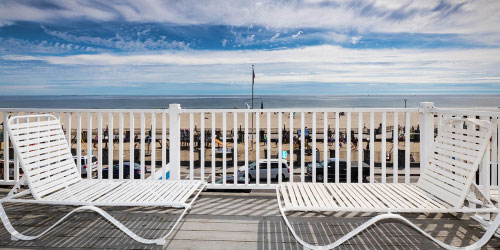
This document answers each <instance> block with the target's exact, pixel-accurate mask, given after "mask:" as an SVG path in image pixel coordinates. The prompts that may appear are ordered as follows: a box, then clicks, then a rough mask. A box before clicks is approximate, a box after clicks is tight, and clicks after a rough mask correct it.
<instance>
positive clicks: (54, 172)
mask: <svg viewBox="0 0 500 250" xmlns="http://www.w3.org/2000/svg"><path fill="white" fill-rule="evenodd" d="M30 120H31V122H30ZM6 124H7V129H8V133H9V135H10V138H11V140H12V144H13V146H14V150H15V153H16V155H17V157H18V159H19V162H20V164H21V166H22V169H23V172H24V175H23V177H22V178H21V180H20V181H19V182H18V183H17V184H16V185H15V186H14V188H13V189H12V190H11V191H10V192H9V194H8V195H7V196H6V197H5V198H3V199H1V200H0V217H1V220H2V222H3V224H4V226H5V228H6V229H7V231H9V233H10V234H11V238H12V239H13V240H33V239H36V238H38V237H40V236H42V235H43V234H45V233H46V232H48V231H50V230H51V229H52V228H54V227H55V226H57V225H58V224H59V223H61V222H62V221H63V220H64V219H66V218H67V217H68V216H69V215H71V214H72V213H74V212H76V211H81V210H92V211H95V212H97V213H99V214H100V215H102V216H103V217H104V218H106V219H107V220H108V221H110V222H111V223H112V224H113V225H115V226H116V227H118V228H119V229H120V230H122V231H123V232H124V233H126V234H127V235H128V236H130V237H131V238H133V239H134V240H136V241H139V242H141V243H145V244H159V245H163V244H165V239H166V238H167V237H168V236H169V235H170V233H171V232H172V231H173V230H174V228H175V227H176V226H177V224H178V223H179V221H180V220H181V218H182V217H183V216H184V215H185V214H186V212H187V211H188V210H189V209H190V208H191V205H192V204H193V202H194V201H195V200H196V198H197V197H198V195H199V194H200V192H201V191H202V190H203V189H204V187H205V183H204V182H202V181H190V180H176V181H172V180H168V181H160V180H102V179H93V180H86V179H82V178H81V175H80V174H79V171H78V169H77V167H76V165H75V163H74V161H73V158H72V155H71V152H70V148H69V146H68V143H67V141H66V138H65V136H64V132H63V130H62V128H61V123H60V122H59V120H58V119H57V118H56V117H54V116H52V115H27V116H16V117H12V118H10V119H9V120H8V122H6ZM26 184H27V185H28V186H29V190H25V191H22V192H19V188H20V187H21V185H26ZM190 198H191V199H190ZM189 199H190V202H189V203H188V200H189ZM6 202H16V203H35V204H49V205H70V206H78V208H76V209H74V210H73V211H71V212H70V213H68V214H67V215H66V216H64V217H63V218H61V219H60V220H59V221H57V222H56V223H55V224H54V225H52V226H51V227H49V228H48V229H47V230H45V231H44V232H42V233H41V234H39V235H36V236H26V235H23V234H21V233H20V232H18V231H17V230H15V229H14V227H13V226H12V225H11V223H10V221H9V219H8V217H7V214H6V213H5V210H4V208H3V203H6ZM100 206H127V207H129V206H130V207H133V206H140V207H144V206H161V207H174V208H184V211H183V213H182V214H181V215H180V217H179V218H178V219H177V220H176V221H175V224H174V225H173V226H172V228H171V229H170V230H169V231H168V233H167V234H166V235H164V236H162V237H160V238H157V239H144V238H142V237H139V236H138V235H136V234H135V233H133V232H132V231H130V230H129V229H128V228H126V227H125V226H124V225H123V224H121V223H120V222H118V221H117V220H116V219H115V218H113V217H112V216H111V215H109V214H108V213H106V212H105V211H104V210H102V209H101V208H99V207H100Z"/></svg>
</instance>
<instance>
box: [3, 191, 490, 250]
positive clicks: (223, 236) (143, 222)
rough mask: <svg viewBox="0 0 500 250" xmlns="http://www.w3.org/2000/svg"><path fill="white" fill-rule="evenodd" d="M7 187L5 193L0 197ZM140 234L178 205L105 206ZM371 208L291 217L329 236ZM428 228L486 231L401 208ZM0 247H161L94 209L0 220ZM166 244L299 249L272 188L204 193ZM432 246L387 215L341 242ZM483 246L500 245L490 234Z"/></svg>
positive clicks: (462, 241)
mask: <svg viewBox="0 0 500 250" xmlns="http://www.w3.org/2000/svg"><path fill="white" fill-rule="evenodd" d="M3 195H5V192H3V193H2V196H3ZM5 207H6V211H7V214H9V216H10V218H11V221H12V222H13V224H14V226H15V227H16V228H17V229H18V230H20V231H25V232H26V234H36V233H37V232H41V231H43V230H44V229H45V228H47V227H48V226H49V225H52V224H53V223H54V222H55V221H56V220H57V219H58V218H61V217H62V216H64V215H65V214H66V213H67V212H69V211H70V210H71V207H65V206H41V205H24V204H6V205H5ZM105 210H106V211H108V212H110V213H111V215H113V216H114V217H115V218H117V219H118V220H120V221H122V222H123V223H124V224H125V225H126V226H129V227H131V228H133V231H134V232H136V233H138V234H139V235H141V236H145V237H154V236H156V237H158V236H160V235H162V234H164V233H165V232H166V231H167V230H168V227H169V226H170V225H171V224H172V223H173V221H174V220H175V218H176V216H178V214H179V212H180V210H174V209H164V208H158V207H154V208H126V209H123V208H122V209H120V208H105ZM371 216H373V214H363V213H331V214H327V213H296V214H292V215H291V221H292V223H293V224H294V227H295V228H296V229H297V230H298V232H299V233H300V235H301V236H302V237H304V238H305V239H306V240H307V241H308V242H315V243H321V244H325V243H330V242H333V241H334V240H335V239H338V238H339V237H341V236H342V235H344V234H345V233H347V232H348V231H350V230H352V229H353V228H354V227H356V226H358V225H360V224H361V223H363V222H365V221H366V220H368V219H369V218H370V217H371ZM406 216H407V217H408V218H411V220H412V221H414V222H416V223H417V224H418V225H420V226H421V227H422V228H424V229H425V230H426V231H427V232H429V233H430V234H432V235H433V236H436V237H438V238H440V239H442V240H444V241H445V242H447V243H452V244H454V245H457V246H464V245H468V244H470V243H472V242H474V241H476V240H477V239H478V238H479V237H480V236H481V235H482V233H483V232H484V231H483V230H482V229H480V228H479V226H478V225H477V223H474V222H473V221H472V220H463V219H458V218H456V217H453V216H451V215H442V214H429V215H410V214H408V215H406ZM0 248H22V249H26V248H36V249H40V248H50V249H55V248H97V249H161V248H162V247H161V246H155V245H143V244H140V243H137V242H135V241H134V240H132V239H130V238H129V237H128V236H126V235H125V234H123V233H122V232H121V231H119V230H118V229H116V228H114V226H113V225H111V224H110V223H108V222H106V221H105V220H104V219H102V218H101V217H100V216H99V215H97V214H96V213H92V212H80V213H77V214H75V215H73V216H71V217H70V218H69V219H68V220H66V221H65V222H64V223H63V224H61V225H59V226H58V227H57V228H55V229H54V230H52V231H51V232H50V233H48V234H47V235H45V236H43V237H42V238H40V239H39V240H34V241H11V240H10V234H9V233H8V232H7V231H6V230H5V229H4V228H3V227H1V229H0ZM164 248H165V249H204V250H206V249H302V247H301V246H300V245H299V244H298V243H297V242H296V241H295V240H294V239H293V236H292V235H291V234H290V233H289V231H288V229H287V227H286V225H285V224H284V222H283V220H282V219H281V217H280V216H279V210H278V208H277V204H276V198H275V195H274V193H264V192H262V191H260V192H252V193H250V194H248V193H224V192H205V193H202V195H201V196H200V197H199V199H198V201H197V202H196V203H195V205H194V207H193V209H192V210H191V212H190V214H188V215H187V217H185V219H184V220H183V221H182V222H181V224H180V225H179V228H178V230H176V231H175V233H174V235H173V239H172V237H170V238H169V240H168V241H167V245H166V246H164ZM403 248H404V249H436V248H438V246H437V245H435V244H434V243H433V242H431V241H430V240H428V239H426V238H424V237H423V236H422V235H420V234H419V233H418V232H416V231H415V230H413V229H411V228H410V227H408V226H406V225H405V224H401V223H399V222H397V221H385V222H381V223H379V224H378V226H377V227H371V228H369V229H368V230H367V231H365V232H363V233H362V234H361V235H359V236H357V237H356V238H354V239H351V240H350V241H348V242H347V243H345V244H344V245H342V246H341V249H403ZM485 249H500V239H498V238H493V239H492V240H491V241H490V242H489V244H488V245H487V247H485Z"/></svg>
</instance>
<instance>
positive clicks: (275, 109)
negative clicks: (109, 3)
mask: <svg viewBox="0 0 500 250" xmlns="http://www.w3.org/2000/svg"><path fill="white" fill-rule="evenodd" d="M417 111H418V108H406V109H405V108H272V109H182V111H181V112H183V113H202V112H203V113H210V112H217V113H222V112H226V113H233V112H238V113H258V112H286V113H288V112H417Z"/></svg>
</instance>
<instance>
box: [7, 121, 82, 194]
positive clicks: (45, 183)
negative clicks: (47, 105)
mask: <svg viewBox="0 0 500 250" xmlns="http://www.w3.org/2000/svg"><path fill="white" fill-rule="evenodd" d="M7 129H8V131H9V136H10V138H11V141H12V144H13V146H14V150H15V153H16V155H17V157H18V159H19V162H20V164H21V167H22V169H23V172H24V176H25V177H26V180H27V182H28V185H29V187H30V190H31V193H32V194H33V197H34V198H35V199H37V200H38V199H42V198H43V197H44V196H45V195H47V194H50V193H52V192H55V191H58V190H60V189H63V188H65V187H66V186H68V185H71V184H73V183H76V182H78V181H80V180H81V179H82V178H81V176H80V175H79V172H78V169H77V167H76V165H75V162H74V160H73V156H72V155H71V150H70V147H69V145H68V142H67V141H66V137H65V136H64V132H63V130H62V127H61V123H60V121H59V120H58V119H57V118H56V117H54V116H52V115H26V116H15V117H12V118H10V119H9V120H8V122H7Z"/></svg>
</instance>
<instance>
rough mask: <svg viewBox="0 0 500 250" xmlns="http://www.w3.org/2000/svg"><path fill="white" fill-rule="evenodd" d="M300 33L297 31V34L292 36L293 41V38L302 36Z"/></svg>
mask: <svg viewBox="0 0 500 250" xmlns="http://www.w3.org/2000/svg"><path fill="white" fill-rule="evenodd" d="M302 33H303V32H302V30H299V31H298V32H297V34H295V35H292V38H293V39H295V38H297V37H299V36H300V35H302Z"/></svg>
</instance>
